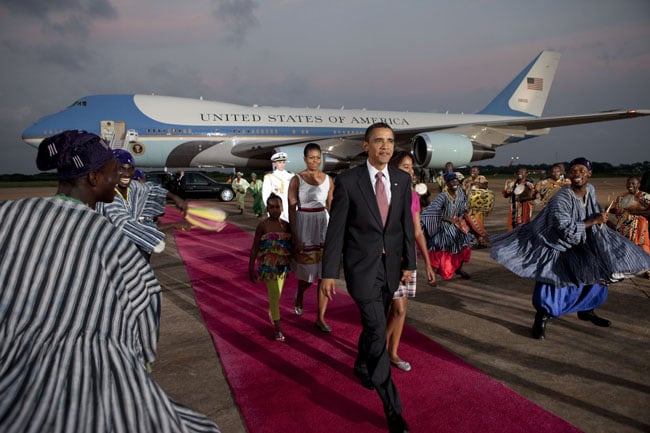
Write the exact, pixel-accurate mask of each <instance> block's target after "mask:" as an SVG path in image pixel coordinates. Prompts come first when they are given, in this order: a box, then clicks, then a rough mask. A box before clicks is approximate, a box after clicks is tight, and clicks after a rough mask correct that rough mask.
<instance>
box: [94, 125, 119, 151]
mask: <svg viewBox="0 0 650 433" xmlns="http://www.w3.org/2000/svg"><path fill="white" fill-rule="evenodd" d="M99 131H100V134H99V135H100V137H102V139H103V140H104V141H105V142H106V143H108V145H109V146H110V147H111V149H123V148H124V138H125V137H126V122H124V121H117V122H115V121H113V120H102V121H101V122H100V125H99Z"/></svg>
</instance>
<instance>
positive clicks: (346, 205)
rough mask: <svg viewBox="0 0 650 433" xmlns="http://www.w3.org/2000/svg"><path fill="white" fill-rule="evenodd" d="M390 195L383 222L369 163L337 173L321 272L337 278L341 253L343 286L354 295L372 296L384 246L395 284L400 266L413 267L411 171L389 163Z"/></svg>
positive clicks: (389, 276)
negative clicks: (387, 209)
mask: <svg viewBox="0 0 650 433" xmlns="http://www.w3.org/2000/svg"><path fill="white" fill-rule="evenodd" d="M388 170H389V171H388V173H389V176H390V183H391V201H390V208H389V212H388V219H387V221H386V227H384V226H383V225H382V222H381V216H380V214H379V207H378V206H377V200H376V198H375V192H374V190H373V188H372V182H371V181H370V175H369V174H368V167H367V165H366V164H362V165H360V166H358V167H355V168H353V169H350V170H348V171H345V172H343V173H341V174H339V175H338V176H337V177H336V181H335V187H334V197H333V199H332V206H331V209H330V220H329V224H328V227H327V237H326V239H325V251H324V254H323V275H322V277H323V278H338V277H339V265H340V262H341V255H343V269H344V272H345V282H346V284H347V290H348V292H349V293H350V295H351V296H352V298H354V299H369V298H373V297H376V296H377V295H376V294H373V293H372V288H373V284H374V282H375V278H376V275H377V269H378V267H379V266H381V265H382V260H381V257H382V253H383V251H384V248H385V251H386V277H387V279H388V287H389V289H390V290H391V291H395V290H397V287H398V285H399V280H400V278H401V273H402V269H410V270H413V269H415V268H416V259H415V240H414V237H415V235H414V230H413V217H412V215H411V177H410V176H409V175H408V174H407V173H405V172H404V171H402V170H399V169H397V168H394V167H393V166H389V167H388Z"/></svg>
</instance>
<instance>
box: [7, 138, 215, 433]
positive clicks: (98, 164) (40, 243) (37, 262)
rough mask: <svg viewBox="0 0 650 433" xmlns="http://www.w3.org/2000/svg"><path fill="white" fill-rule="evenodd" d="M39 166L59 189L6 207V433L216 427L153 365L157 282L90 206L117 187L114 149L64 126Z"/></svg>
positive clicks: (44, 149) (132, 248) (200, 429)
mask: <svg viewBox="0 0 650 433" xmlns="http://www.w3.org/2000/svg"><path fill="white" fill-rule="evenodd" d="M37 162H38V167H39V169H41V170H48V169H52V168H57V170H58V173H59V189H58V194H57V195H56V196H54V197H51V198H30V199H22V200H17V201H6V202H3V203H0V336H1V337H0V431H1V432H3V433H13V432H16V433H18V432H20V433H24V432H33V433H41V432H75V433H76V432H88V433H96V432H124V433H133V432H139V433H144V432H151V433H158V432H218V431H219V430H218V428H217V426H216V425H215V424H214V422H213V421H211V420H209V419H208V418H206V417H205V416H204V415H201V414H198V413H196V412H193V411H191V410H189V409H187V408H185V407H183V406H181V405H179V404H177V403H175V402H174V401H172V400H171V399H170V398H169V397H168V396H167V395H166V394H165V392H164V391H163V390H162V389H161V388H160V387H159V386H158V385H157V384H156V383H155V382H154V381H153V379H152V378H151V376H150V375H149V373H148V371H147V368H146V365H147V364H148V363H152V362H153V360H154V357H155V351H156V341H157V339H158V334H157V323H156V321H157V317H156V311H157V309H158V306H159V304H160V294H161V287H160V285H159V284H158V281H157V280H156V278H155V276H154V274H153V271H152V269H151V267H150V266H149V264H148V263H147V261H146V260H145V259H144V258H143V257H142V255H141V254H140V253H139V251H138V249H137V248H136V246H135V245H134V244H133V243H131V242H130V241H129V240H128V239H127V238H126V237H125V236H124V235H123V234H122V233H120V231H119V230H117V229H116V228H115V227H114V226H113V225H112V224H111V223H110V222H109V221H108V220H106V218H104V217H103V216H101V215H99V214H98V213H97V212H95V210H94V207H95V204H96V202H98V201H100V200H104V201H111V200H112V199H113V196H114V194H115V191H114V187H115V182H116V179H117V175H116V163H115V160H114V159H113V156H112V153H111V151H110V149H109V148H108V146H107V145H106V144H105V143H104V142H103V140H101V139H100V138H99V137H97V136H96V135H94V134H89V133H86V132H81V131H66V132H64V133H61V134H58V135H56V136H54V137H51V138H48V139H46V140H44V141H43V143H42V144H41V146H40V148H39V154H38V159H37Z"/></svg>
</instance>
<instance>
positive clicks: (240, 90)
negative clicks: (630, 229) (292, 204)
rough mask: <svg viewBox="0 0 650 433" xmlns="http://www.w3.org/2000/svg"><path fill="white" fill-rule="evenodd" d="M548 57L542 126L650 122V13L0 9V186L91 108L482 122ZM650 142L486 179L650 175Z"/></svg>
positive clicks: (643, 7) (543, 142)
mask: <svg viewBox="0 0 650 433" xmlns="http://www.w3.org/2000/svg"><path fill="white" fill-rule="evenodd" d="M544 49H553V50H556V51H559V52H560V53H561V54H562V58H561V60H560V64H559V67H558V70H557V74H556V75H555V81H554V83H553V88H552V89H551V92H550V96H549V100H548V103H547V105H546V109H545V111H544V115H547V116H556V115H567V114H581V113H591V112H598V111H603V110H610V109H629V108H644V109H650V83H649V81H650V1H648V0H619V1H611V0H548V1H528V0H504V1H496V0H495V1H489V0H475V1H465V0H460V1H456V2H448V1H439V0H406V1H401V2H396V1H384V0H372V1H371V0H347V1H338V0H331V1H322V0H267V1H261V0H257V1H256V0H239V1H237V0H195V1H191V2H179V1H176V0H174V1H172V0H155V1H154V0H140V1H130V0H92V1H91V0H49V1H47V2H43V1H38V0H0V58H2V63H3V66H2V70H1V72H0V74H2V87H1V98H0V137H1V140H0V146H1V147H2V150H3V157H2V158H0V173H35V172H37V170H36V167H35V163H34V160H35V158H36V150H35V149H33V148H31V147H29V146H28V145H27V144H25V143H24V142H23V141H22V140H21V138H20V136H21V132H22V131H23V129H25V128H26V127H28V126H30V125H31V124H32V123H34V122H35V121H36V120H37V119H38V118H39V117H41V116H43V115H46V114H51V113H54V112H56V111H59V110H61V109H63V108H65V107H66V106H68V105H69V104H71V103H72V102H74V101H75V100H76V99H78V98H80V97H82V96H86V95H91V94H103V93H145V94H151V93H155V94H159V95H169V96H182V97H191V98H198V97H203V98H204V99H209V100H216V101H224V102H230V103H236V104H244V105H253V104H259V105H282V106H294V107H305V106H310V107H315V106H318V105H320V106H321V108H340V107H341V106H345V107H346V108H367V109H378V110H403V111H430V112H446V111H449V112H458V113H460V112H464V113H472V112H476V111H478V110H480V109H482V108H483V107H484V106H485V105H487V103H488V102H489V101H490V100H491V99H492V98H493V97H494V96H495V95H496V94H497V93H498V92H499V91H500V90H501V89H502V88H503V87H505V86H506V85H507V84H508V83H509V82H510V81H511V80H512V78H513V77H514V76H515V75H516V74H517V73H519V72H520V71H521V70H522V69H523V67H524V66H526V65H527V64H528V63H529V62H530V61H531V60H532V59H533V58H534V57H535V56H536V55H537V54H538V53H539V52H540V51H542V50H544ZM648 131H650V117H646V118H640V119H632V120H622V121H615V122H605V123H595V124H589V125H582V126H568V127H562V128H554V129H552V130H551V133H550V134H549V135H548V136H546V137H541V138H536V139H533V140H527V141H525V142H523V143H520V144H514V145H509V146H504V147H502V148H500V149H499V150H497V156H496V158H494V159H492V160H488V161H486V163H487V164H494V165H505V164H507V163H508V162H509V161H510V160H511V158H513V157H518V158H519V159H518V161H519V162H520V163H522V164H535V163H544V162H546V163H552V162H555V161H568V160H571V159H573V158H574V157H577V156H585V157H587V158H590V159H592V160H594V161H598V162H610V163H612V164H620V163H631V162H637V161H644V160H650V155H649V152H648V142H649V139H648Z"/></svg>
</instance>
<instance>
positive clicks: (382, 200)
mask: <svg viewBox="0 0 650 433" xmlns="http://www.w3.org/2000/svg"><path fill="white" fill-rule="evenodd" d="M375 177H376V178H377V182H375V195H376V196H377V206H379V213H380V214H381V222H382V223H383V224H384V225H386V219H387V218H388V196H386V187H385V186H384V181H383V180H382V179H383V177H384V173H382V172H381V171H378V172H377V174H376V175H375Z"/></svg>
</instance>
